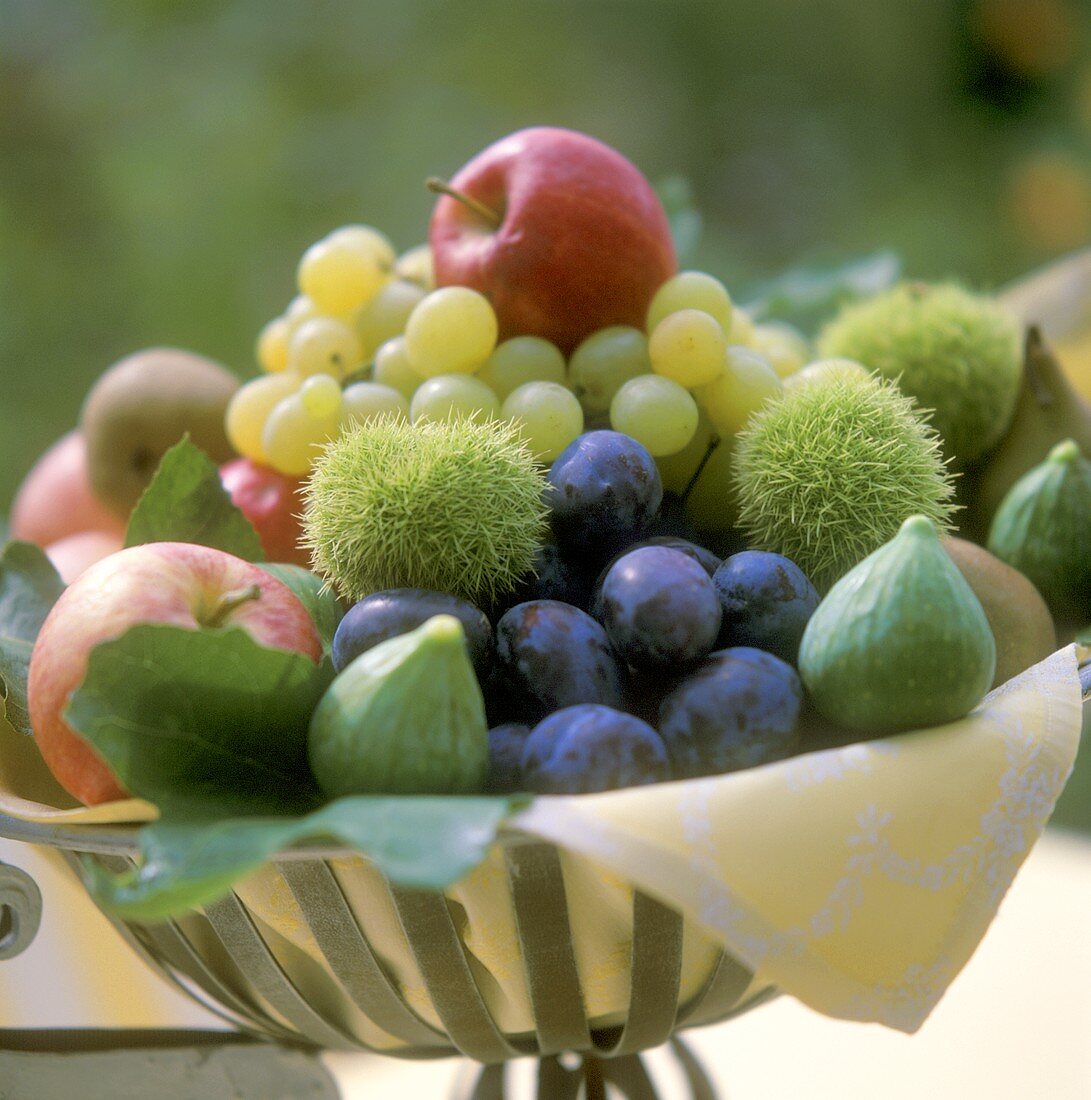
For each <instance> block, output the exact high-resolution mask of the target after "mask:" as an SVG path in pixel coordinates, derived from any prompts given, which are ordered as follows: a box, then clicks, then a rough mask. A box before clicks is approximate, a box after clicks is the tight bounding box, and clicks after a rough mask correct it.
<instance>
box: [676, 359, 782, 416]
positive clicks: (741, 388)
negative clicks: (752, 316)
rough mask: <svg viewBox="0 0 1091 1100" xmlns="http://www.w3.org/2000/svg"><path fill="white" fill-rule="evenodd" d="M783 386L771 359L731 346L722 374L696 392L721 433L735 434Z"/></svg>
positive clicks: (778, 392) (780, 390)
mask: <svg viewBox="0 0 1091 1100" xmlns="http://www.w3.org/2000/svg"><path fill="white" fill-rule="evenodd" d="M783 389H784V386H783V383H782V382H781V380H780V378H778V377H777V372H776V371H775V370H773V368H772V367H771V366H770V365H769V360H768V359H766V358H765V357H764V356H762V355H759V354H758V353H757V352H756V351H754V350H753V349H751V348H743V347H734V346H733V347H730V348H728V349H727V356H726V359H725V362H724V369H723V373H722V374H721V375H720V377H719V378H717V379H716V381H715V382H713V383H711V384H710V385H707V386H702V387H701V388H700V389H699V390H697V392H696V396H697V400H698V401H699V402H700V404H701V408H703V409H704V410H705V412H706V413H707V414H708V418H709V420H711V421H712V426H713V427H714V428H715V429H716V431H717V432H719V434H720V435H721V436H732V435H735V434H736V433H737V432H738V431H740V429H741V428H742V426H743V425H744V424H745V423H746V422H747V420H749V419H750V416H751V414H752V413H754V412H756V411H757V410H758V409H759V408H761V406H762V405H763V404H765V402H766V401H768V400H769V399H770V398H772V397H778V396H779V395H780V394H781V392H782V391H783Z"/></svg>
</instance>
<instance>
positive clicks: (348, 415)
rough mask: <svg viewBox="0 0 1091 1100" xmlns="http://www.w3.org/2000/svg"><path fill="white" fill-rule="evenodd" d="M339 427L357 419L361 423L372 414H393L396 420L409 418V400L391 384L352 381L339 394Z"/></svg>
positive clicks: (343, 426)
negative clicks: (340, 403) (340, 406)
mask: <svg viewBox="0 0 1091 1100" xmlns="http://www.w3.org/2000/svg"><path fill="white" fill-rule="evenodd" d="M341 400H342V402H343V404H342V408H341V427H342V428H345V427H347V426H348V425H349V423H351V422H353V421H357V422H359V423H363V422H364V421H365V420H370V419H371V418H372V417H373V416H393V417H394V418H395V419H396V420H407V419H408V418H409V401H408V400H407V399H406V397H405V395H404V394H402V393H399V392H398V391H397V390H396V389H394V387H393V386H384V385H383V384H382V383H381V382H353V384H352V385H351V386H346V387H345V389H344V392H343V393H342V394H341Z"/></svg>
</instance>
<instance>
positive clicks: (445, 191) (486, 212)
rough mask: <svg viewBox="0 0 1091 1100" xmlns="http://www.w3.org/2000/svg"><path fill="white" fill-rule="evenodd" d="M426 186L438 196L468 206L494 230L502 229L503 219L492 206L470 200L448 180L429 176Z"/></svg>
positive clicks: (425, 182)
mask: <svg viewBox="0 0 1091 1100" xmlns="http://www.w3.org/2000/svg"><path fill="white" fill-rule="evenodd" d="M424 186H425V187H427V188H428V190H429V191H431V192H433V193H434V194H436V195H448V196H450V197H451V198H452V199H456V200H457V201H458V202H460V203H462V205H463V206H468V207H469V208H470V209H471V210H472V211H473V212H474V213H475V214H479V215H480V216H481V217H482V218H484V219H485V221H487V222H488V223H489V224H490V225H491V226H493V228H495V229H499V228H500V223H501V221H503V219H502V218H501V217H500V215H499V214H498V213H497V212H496V211H495V210H493V208H492V207H491V206H486V205H485V204H484V203H483V202H478V201H477V199H472V198H470V196H469V195H467V194H466V193H465V192H463V191H456V190H455V189H454V188H453V187H452V186H451V185H450V184H449V183H448V182H447V181H446V180H441V179H440V178H439V176H429V177H428V179H426V180H425V181H424Z"/></svg>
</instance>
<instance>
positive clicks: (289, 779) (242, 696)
mask: <svg viewBox="0 0 1091 1100" xmlns="http://www.w3.org/2000/svg"><path fill="white" fill-rule="evenodd" d="M332 679H333V670H332V668H331V666H330V665H329V662H328V661H324V662H323V663H322V664H321V665H319V666H316V665H314V664H313V663H312V662H311V660H310V659H309V658H308V657H306V656H304V655H303V654H301V653H294V652H286V651H284V650H279V649H268V648H265V647H264V646H261V645H259V644H258V643H257V642H256V641H255V640H254V639H253V638H252V637H251V636H250V635H249V634H248V633H247V632H246V631H244V630H240V629H238V628H237V627H231V628H228V629H223V630H217V629H202V630H190V629H185V628H183V627H177V626H169V625H164V624H154V625H152V624H142V625H140V626H135V627H132V628H131V629H130V630H128V631H126V632H125V633H124V634H123V635H121V637H119V638H115V639H113V640H111V641H107V642H103V643H102V644H101V645H98V646H96V647H95V648H94V649H93V650H92V651H91V655H90V659H89V661H88V666H87V673H86V675H85V677H84V679H83V682H82V683H81V684H80V686H79V687H78V688H77V689H76V691H75V692H74V693H73V694H72V698H71V700H70V701H69V704H68V708H67V710H66V711H65V718H66V720H67V721H68V722H69V724H70V725H71V726H72V728H73V729H75V730H76V731H77V732H78V733H80V734H82V735H83V736H84V737H85V738H86V739H87V740H88V741H90V742H91V744H92V745H94V746H95V748H96V749H97V750H98V751H99V752H100V753H101V754H102V756H103V758H104V759H105V760H106V761H107V763H108V764H109V765H110V766H111V768H113V770H114V772H115V773H116V774H117V776H118V778H119V779H120V781H121V783H122V785H123V786H124V787H125V788H126V789H127V790H128V791H130V792H131V793H132V794H134V795H136V796H138V797H140V798H145V799H147V800H148V801H149V802H153V803H155V804H156V805H157V806H158V807H159V808H160V811H161V812H162V813H163V815H164V816H166V815H168V814H169V813H170V812H171V811H172V810H174V809H175V808H177V809H178V810H179V812H183V813H188V812H200V813H212V814H221V815H223V814H226V813H246V814H273V813H280V812H283V811H284V810H285V809H288V810H290V811H298V810H300V809H306V808H310V807H311V806H312V805H313V804H314V802H315V799H316V797H317V795H316V789H315V787H314V781H313V779H312V778H311V775H310V770H309V768H308V766H307V727H308V725H309V723H310V719H311V714H312V712H313V711H314V708H315V706H316V705H317V704H318V700H319V699H320V698H321V696H322V694H323V692H324V691H325V690H326V687H327V686H328V685H329V683H330V681H331V680H332Z"/></svg>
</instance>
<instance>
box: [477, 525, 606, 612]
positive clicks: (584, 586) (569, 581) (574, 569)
mask: <svg viewBox="0 0 1091 1100" xmlns="http://www.w3.org/2000/svg"><path fill="white" fill-rule="evenodd" d="M528 600H560V601H561V602H562V603H570V604H572V606H573V607H578V608H579V609H580V610H581V611H586V610H587V608H588V605H589V604H590V602H591V579H590V577H589V576H588V574H587V571H586V570H585V569H584V568H583V567H582V566H581V565H580V564H579V563H578V562H576V561H574V560H573V559H572V558H571V557H570V556H569V555H567V554H565V552H564V551H563V550H562V549H561V548H560V547H559V546H558V545H557V544H556V543H555V542H547V543H543V544H542V545H541V546H539V547H538V549H537V550H536V551H535V553H534V565H533V566H532V567H531V572H530V573H529V574H528V575H527V576H526V577H524V578H523V579H522V580H521V581H520V582H519V585H518V586H517V587H516V589H515V591H514V592H512V593H511V594H510V595H508V596H507V597H505V598H504V599H503V600H501V601H500V603H499V604H498V605H497V607H498V610H499V611H500V612H501V613H503V612H504V611H506V610H507V609H508V608H510V607H514V606H515V605H516V604H517V603H526V602H527V601H528Z"/></svg>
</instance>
